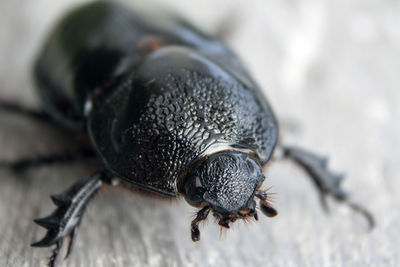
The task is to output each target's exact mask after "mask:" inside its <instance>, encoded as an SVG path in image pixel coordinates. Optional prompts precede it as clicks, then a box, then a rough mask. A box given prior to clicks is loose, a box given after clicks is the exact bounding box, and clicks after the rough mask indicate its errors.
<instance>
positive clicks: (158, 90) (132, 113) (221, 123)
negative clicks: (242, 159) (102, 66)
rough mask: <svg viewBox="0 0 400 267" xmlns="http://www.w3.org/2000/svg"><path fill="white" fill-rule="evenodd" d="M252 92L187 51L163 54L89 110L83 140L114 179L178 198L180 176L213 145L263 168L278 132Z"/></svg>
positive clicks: (147, 61)
mask: <svg viewBox="0 0 400 267" xmlns="http://www.w3.org/2000/svg"><path fill="white" fill-rule="evenodd" d="M255 90H256V89H254V88H247V87H245V86H244V85H243V84H242V83H240V82H239V81H237V80H236V79H235V78H234V77H232V76H231V74H230V73H228V72H226V71H225V70H223V69H222V68H220V67H219V66H218V65H217V64H214V63H213V62H212V61H210V60H209V59H206V58H204V57H203V56H201V55H200V54H198V53H196V52H195V51H193V50H191V49H187V48H182V47H167V48H162V49H160V50H158V51H155V52H153V53H152V54H150V55H149V56H148V57H147V58H146V59H145V60H144V61H143V62H142V63H141V64H140V65H139V66H138V67H137V68H136V69H135V71H133V74H132V76H131V77H129V78H128V79H127V80H126V81H124V82H123V83H122V85H121V86H120V88H118V89H117V90H116V91H115V93H114V94H113V95H111V96H109V97H108V98H107V100H106V101H105V102H104V103H101V104H100V105H99V106H98V107H96V108H95V109H94V111H93V112H92V114H91V116H90V119H89V123H88V127H89V130H90V136H91V138H92V141H93V142H94V143H95V147H96V148H97V149H98V152H99V154H101V155H102V157H103V161H105V162H106V163H107V166H108V168H109V169H110V170H112V171H113V172H114V173H115V174H116V175H118V176H119V177H121V178H123V179H125V180H127V181H129V182H132V183H135V184H139V185H141V186H143V187H146V188H149V189H152V190H155V191H158V192H161V193H164V194H168V195H177V193H178V189H177V185H176V184H177V178H178V177H179V175H180V174H181V173H182V172H185V171H186V170H187V169H188V168H189V167H190V166H191V165H192V164H193V163H195V162H196V161H198V160H200V159H201V158H203V157H204V155H205V154H207V153H212V152H213V151H215V148H218V147H219V146H230V147H234V148H244V149H246V150H251V151H253V152H254V153H255V154H256V155H258V156H259V158H260V159H261V161H262V162H263V163H266V162H267V161H268V159H269V157H270V155H271V152H272V149H273V148H274V145H275V143H276V139H277V127H276V122H275V119H274V117H273V114H272V112H271V110H270V109H269V108H268V106H267V105H266V104H265V103H266V102H265V99H259V96H258V95H257V94H255Z"/></svg>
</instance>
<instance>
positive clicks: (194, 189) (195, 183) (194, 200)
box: [183, 175, 205, 205]
mask: <svg viewBox="0 0 400 267" xmlns="http://www.w3.org/2000/svg"><path fill="white" fill-rule="evenodd" d="M183 192H184V194H185V198H186V201H188V202H189V203H190V204H191V205H195V204H198V203H200V202H202V201H203V194H204V192H205V189H204V187H203V185H202V183H201V181H200V178H199V177H198V176H196V175H193V176H190V177H188V178H187V180H186V182H185V185H184V188H183Z"/></svg>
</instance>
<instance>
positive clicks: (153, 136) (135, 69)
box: [0, 2, 373, 266]
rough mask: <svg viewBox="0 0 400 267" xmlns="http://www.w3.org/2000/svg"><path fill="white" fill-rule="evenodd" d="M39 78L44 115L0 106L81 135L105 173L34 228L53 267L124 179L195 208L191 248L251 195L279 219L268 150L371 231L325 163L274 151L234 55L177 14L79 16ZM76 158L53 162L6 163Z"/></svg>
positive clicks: (259, 96)
mask: <svg viewBox="0 0 400 267" xmlns="http://www.w3.org/2000/svg"><path fill="white" fill-rule="evenodd" d="M34 78H35V81H36V85H37V89H38V90H37V91H38V94H39V96H40V98H41V100H42V102H43V112H41V111H33V110H29V109H26V108H23V107H20V106H18V105H14V104H11V103H6V102H2V103H0V104H1V108H3V109H8V110H13V111H16V112H20V113H24V114H26V115H30V116H32V117H35V118H38V119H41V120H44V121H47V122H50V123H53V124H56V125H58V126H60V127H64V128H66V129H69V130H73V131H74V132H76V133H81V134H85V135H87V136H88V137H89V140H90V143H91V145H92V148H93V154H95V155H96V156H97V157H98V158H99V159H100V160H101V162H102V164H103V165H104V169H102V170H99V171H97V172H96V173H94V174H93V175H92V176H90V177H87V178H84V179H81V180H79V181H78V182H77V183H75V184H74V185H73V186H72V187H71V188H69V189H68V190H66V191H65V192H64V193H62V194H59V195H52V197H51V198H52V200H53V202H54V203H55V205H56V206H57V209H56V210H55V211H54V212H53V213H52V214H51V215H50V216H48V217H45V218H40V219H36V220H35V222H36V223H37V224H39V225H41V226H43V227H45V228H46V229H47V230H48V231H47V234H46V236H45V237H44V238H43V239H42V240H40V241H39V242H36V243H34V244H33V246H38V247H47V246H52V245H55V246H56V247H55V249H54V251H53V255H52V256H51V258H50V261H49V265H50V266H54V265H55V262H56V258H57V255H58V253H59V250H60V248H61V247H62V245H63V241H64V239H65V238H67V237H69V239H70V240H69V244H68V252H67V254H69V252H70V249H71V244H72V241H73V239H74V238H75V236H76V235H75V234H76V229H77V227H78V225H79V224H80V222H81V219H82V215H83V213H84V210H85V207H86V205H87V203H88V202H89V201H90V199H91V198H92V197H93V196H94V195H95V194H96V192H97V191H99V189H100V188H101V187H103V186H107V185H111V186H112V185H115V184H118V183H119V182H120V181H121V182H122V183H125V184H131V185H135V186H137V187H139V188H143V189H146V190H148V191H151V192H154V193H158V194H162V195H165V196H169V197H178V196H179V194H181V195H183V196H184V198H185V199H186V201H187V202H188V203H189V204H190V205H192V206H195V207H198V208H199V211H198V213H197V217H196V218H195V219H194V220H193V221H192V223H191V237H192V240H193V241H198V240H199V239H200V231H199V228H198V225H199V223H200V222H201V221H203V220H205V219H206V218H207V216H208V215H209V213H210V212H211V213H212V214H213V216H215V218H216V219H217V221H218V224H219V225H220V226H221V227H225V228H229V225H230V224H231V223H233V222H235V221H236V220H238V219H246V218H254V219H255V220H257V219H258V214H257V211H256V206H257V204H256V201H255V198H256V199H259V208H260V210H261V211H262V212H263V213H264V214H265V215H267V216H270V217H273V216H275V215H276V214H277V211H276V210H275V209H274V208H273V207H272V206H271V204H270V203H269V201H268V196H269V193H268V192H266V191H265V190H262V185H263V182H264V179H265V177H264V174H263V172H262V167H263V166H265V165H266V164H267V162H268V161H269V160H270V158H271V156H272V154H273V152H274V150H279V151H280V152H281V153H282V155H283V156H284V157H286V158H289V159H292V160H293V161H294V162H296V163H298V165H299V166H300V167H302V168H303V169H304V170H305V171H306V172H307V173H308V174H309V176H310V177H311V178H312V179H313V181H314V183H315V185H316V187H317V189H318V190H319V192H320V193H321V195H322V196H324V197H325V196H327V195H328V196H331V197H333V198H334V199H336V200H339V201H346V202H347V203H348V204H349V205H350V206H351V207H352V208H354V209H355V210H356V211H359V212H361V213H362V214H364V215H365V216H366V217H367V219H368V220H369V222H370V224H371V225H372V224H373V220H372V216H371V215H370V214H369V213H368V212H367V211H366V210H365V209H363V208H362V207H360V206H358V205H357V204H355V203H352V202H350V201H349V200H348V197H347V195H346V194H345V192H344V191H343V190H342V189H341V187H340V181H341V178H342V177H341V176H339V175H336V174H335V173H333V172H331V171H329V170H328V169H327V167H326V161H325V159H324V158H322V157H320V156H318V155H316V154H314V153H311V152H308V151H306V150H303V149H300V148H296V147H291V146H284V145H281V144H279V145H278V144H277V143H278V123H277V120H276V118H275V115H274V113H273V111H272V109H271V106H270V105H269V103H268V101H267V99H266V98H265V96H264V94H263V93H262V91H261V89H260V88H259V86H258V85H257V83H256V82H255V81H254V80H253V79H252V78H251V76H250V75H249V73H248V72H247V70H246V69H245V68H244V67H243V65H242V63H241V61H240V60H239V59H238V57H237V56H236V55H235V54H234V53H233V52H232V51H231V50H230V49H229V48H228V47H227V46H226V45H225V44H223V43H222V42H221V41H219V40H217V39H215V38H212V37H211V36H209V35H207V34H205V33H203V32H202V31H200V30H198V29H197V28H195V27H194V26H192V25H191V24H189V23H187V22H186V21H184V20H182V19H181V18H179V17H177V16H174V15H171V14H167V13H160V14H158V15H157V16H154V15H151V14H147V13H146V12H143V11H138V10H135V9H130V8H126V7H124V6H122V5H120V4H116V3H112V2H95V3H90V4H86V5H84V6H82V7H79V8H77V9H75V10H73V11H71V12H70V13H69V14H67V15H66V16H65V17H64V18H63V19H62V20H61V21H60V23H59V24H58V25H57V26H56V27H55V28H54V29H53V31H52V32H51V34H50V35H49V38H48V39H47V40H46V42H45V44H44V46H43V49H42V50H41V52H40V54H39V56H38V58H37V61H36V63H35V66H34ZM89 154H90V153H89ZM83 156H88V155H86V154H85V155H83ZM78 158H82V155H79V157H78ZM74 159H75V157H74V156H71V155H70V156H69V157H67V158H66V157H62V156H61V157H56V156H51V155H50V156H48V157H42V158H36V159H32V160H29V159H28V160H27V159H25V160H20V161H17V162H13V163H9V164H8V166H10V167H14V168H18V169H24V168H26V167H29V166H33V165H39V164H45V163H49V162H56V161H65V160H74Z"/></svg>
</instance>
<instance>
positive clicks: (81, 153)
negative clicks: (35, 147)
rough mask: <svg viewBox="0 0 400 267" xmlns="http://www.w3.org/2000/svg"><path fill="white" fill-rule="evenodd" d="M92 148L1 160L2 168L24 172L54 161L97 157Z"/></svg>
mask: <svg viewBox="0 0 400 267" xmlns="http://www.w3.org/2000/svg"><path fill="white" fill-rule="evenodd" d="M95 158H96V155H95V154H94V152H93V151H91V150H84V149H82V150H78V151H65V152H61V153H55V154H49V155H38V156H36V157H29V158H21V159H17V160H14V161H0V168H9V169H11V170H13V171H15V172H22V171H25V170H26V169H28V168H32V167H40V166H43V165H49V164H54V163H67V162H74V161H79V160H90V159H95Z"/></svg>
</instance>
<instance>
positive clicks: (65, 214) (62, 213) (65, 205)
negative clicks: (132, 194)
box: [32, 171, 115, 267]
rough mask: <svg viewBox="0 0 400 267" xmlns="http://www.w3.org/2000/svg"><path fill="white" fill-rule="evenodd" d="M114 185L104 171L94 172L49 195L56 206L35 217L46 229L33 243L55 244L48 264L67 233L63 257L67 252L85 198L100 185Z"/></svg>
mask: <svg viewBox="0 0 400 267" xmlns="http://www.w3.org/2000/svg"><path fill="white" fill-rule="evenodd" d="M104 184H108V185H115V183H113V181H112V178H110V177H109V176H108V175H107V174H106V173H105V172H103V171H100V172H96V173H95V174H93V175H92V176H89V177H86V178H83V179H81V180H79V181H77V182H76V183H75V184H74V185H72V186H71V187H70V188H69V189H67V190H66V191H64V192H63V193H61V194H58V195H52V196H51V199H52V201H53V203H54V204H55V205H56V206H57V209H56V210H55V211H54V212H53V213H52V214H51V215H49V216H47V217H44V218H39V219H35V220H34V221H35V223H37V224H38V225H40V226H42V227H44V228H46V229H47V233H46V235H45V236H44V237H43V239H41V240H40V241H38V242H35V243H33V244H32V246H34V247H49V246H52V245H54V244H55V245H56V248H55V249H54V250H53V254H52V256H51V257H50V259H49V266H50V267H54V266H55V262H56V260H57V256H58V254H59V251H60V249H61V247H62V245H63V241H64V238H65V237H69V243H68V247H67V253H66V257H67V256H68V255H69V254H70V252H71V249H72V245H73V241H74V238H75V237H76V231H77V227H78V226H79V224H80V222H81V219H82V215H83V213H84V211H85V208H86V206H87V204H88V202H89V201H90V200H91V199H92V198H93V196H94V195H95V194H96V193H97V192H98V191H99V189H100V188H101V187H102V186H103V185H104Z"/></svg>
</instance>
